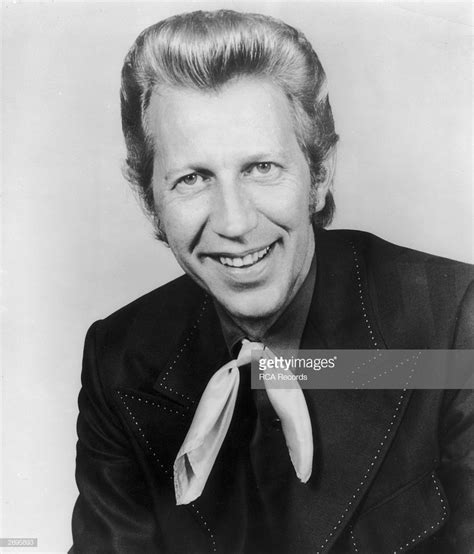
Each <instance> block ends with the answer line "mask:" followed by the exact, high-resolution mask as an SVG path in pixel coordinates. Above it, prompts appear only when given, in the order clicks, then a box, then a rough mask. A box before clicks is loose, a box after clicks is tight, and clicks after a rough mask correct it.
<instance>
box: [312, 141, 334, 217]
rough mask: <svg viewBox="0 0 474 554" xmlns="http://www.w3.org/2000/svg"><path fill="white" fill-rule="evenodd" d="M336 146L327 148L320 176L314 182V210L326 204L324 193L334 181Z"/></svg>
mask: <svg viewBox="0 0 474 554" xmlns="http://www.w3.org/2000/svg"><path fill="white" fill-rule="evenodd" d="M336 158H337V156H336V147H333V148H331V150H329V152H328V154H327V156H326V159H325V160H324V161H323V163H322V171H321V178H320V180H318V181H317V182H316V183H315V187H314V188H315V200H316V201H315V203H314V211H315V212H320V211H321V210H322V209H323V208H324V206H325V204H326V195H327V193H328V191H329V189H330V188H332V184H333V181H334V173H335V171H336Z"/></svg>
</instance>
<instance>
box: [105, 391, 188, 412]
mask: <svg viewBox="0 0 474 554" xmlns="http://www.w3.org/2000/svg"><path fill="white" fill-rule="evenodd" d="M115 392H116V393H117V394H118V395H119V396H120V399H121V400H122V402H123V398H122V396H125V397H126V398H130V399H131V400H138V402H142V403H143V404H149V405H150V406H153V407H155V408H158V409H160V410H165V411H166V412H169V413H171V414H176V415H180V416H181V417H186V415H187V414H186V413H184V412H181V411H179V410H173V408H168V407H167V406H165V405H163V404H160V403H159V402H154V401H153V400H148V398H141V397H140V396H138V395H137V396H135V395H134V394H128V393H127V392H122V391H120V390H118V389H117V390H116V391H115Z"/></svg>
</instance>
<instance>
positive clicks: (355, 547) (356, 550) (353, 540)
mask: <svg viewBox="0 0 474 554" xmlns="http://www.w3.org/2000/svg"><path fill="white" fill-rule="evenodd" d="M349 534H350V536H351V542H352V547H353V548H354V552H359V549H358V548H357V543H356V540H355V537H354V529H353V528H352V527H351V530H350V533H349Z"/></svg>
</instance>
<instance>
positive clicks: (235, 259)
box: [217, 245, 272, 268]
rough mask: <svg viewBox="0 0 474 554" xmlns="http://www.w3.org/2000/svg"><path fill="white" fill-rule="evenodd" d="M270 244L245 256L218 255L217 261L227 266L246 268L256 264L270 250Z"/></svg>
mask: <svg viewBox="0 0 474 554" xmlns="http://www.w3.org/2000/svg"><path fill="white" fill-rule="evenodd" d="M271 247H272V245H269V246H266V247H265V248H262V249H261V250H257V251H255V252H252V253H250V254H246V255H245V256H218V257H217V259H218V260H219V262H220V263H221V264H222V265H224V266H227V267H232V268H234V267H237V268H247V267H251V266H253V265H255V264H257V263H258V262H259V261H260V260H262V259H263V258H265V256H266V255H267V254H268V253H269V252H270V249H271Z"/></svg>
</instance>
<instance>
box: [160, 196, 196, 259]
mask: <svg viewBox="0 0 474 554" xmlns="http://www.w3.org/2000/svg"><path fill="white" fill-rule="evenodd" d="M158 214H159V218H160V221H161V225H162V227H163V229H164V231H165V233H166V237H167V239H168V243H169V245H170V247H171V249H172V250H173V251H175V250H176V251H177V252H180V253H181V254H182V253H183V252H184V251H185V250H189V249H190V245H191V244H193V243H194V242H195V239H196V237H197V236H198V235H199V233H200V232H201V229H202V227H203V225H204V223H205V221H206V219H207V208H206V203H205V202H203V201H197V202H196V201H192V200H190V199H172V200H169V199H166V198H164V199H162V203H161V207H160V209H159V210H158Z"/></svg>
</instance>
